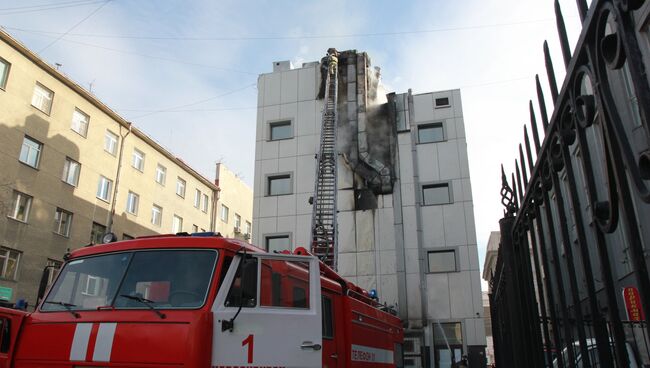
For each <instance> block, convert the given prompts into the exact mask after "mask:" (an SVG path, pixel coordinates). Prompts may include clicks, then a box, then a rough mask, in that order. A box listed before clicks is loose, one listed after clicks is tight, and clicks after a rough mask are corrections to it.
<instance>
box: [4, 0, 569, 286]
mask: <svg viewBox="0 0 650 368" xmlns="http://www.w3.org/2000/svg"><path fill="white" fill-rule="evenodd" d="M560 4H561V8H562V12H563V14H564V16H565V22H566V24H567V31H568V35H569V41H570V43H571V45H572V47H573V45H575V42H576V41H577V38H578V36H579V32H580V20H579V17H578V15H577V9H576V6H575V1H573V0H562V1H560ZM554 14H555V13H554V7H553V1H552V0H454V1H442V0H413V1H394V0H393V1H385V0H356V1H344V0H329V1H314V0H302V1H297V0H293V1H289V0H273V1H271V0H268V1H267V0H255V1H234V0H230V1H229V0H222V1H217V0H192V1H189V0H137V1H133V0H108V1H107V0H58V1H54V0H3V1H2V2H1V3H0V27H2V28H3V29H4V30H5V31H7V32H8V33H10V34H11V35H12V36H14V37H15V38H17V39H18V40H20V41H21V42H23V43H24V44H25V45H26V46H27V47H29V48H30V49H31V50H33V51H35V52H36V53H38V54H39V55H40V56H41V57H42V58H43V59H44V60H45V61H47V62H48V63H50V64H52V65H54V64H60V67H59V68H60V70H61V71H62V72H63V73H65V74H66V75H67V76H69V77H70V78H71V79H73V80H74V81H76V82H77V83H79V84H80V85H81V86H84V87H85V88H87V89H89V90H91V91H92V92H93V93H94V94H95V95H96V96H97V97H98V98H99V99H101V100H102V101H103V102H104V103H106V104H107V105H108V106H110V107H111V108H112V109H114V110H115V111H117V112H118V113H119V114H120V115H122V116H123V117H124V118H125V119H127V120H129V121H131V122H133V124H134V125H135V126H137V127H138V128H140V129H141V130H142V131H144V132H145V133H146V134H148V135H150V136H151V137H152V138H153V139H155V140H156V141H157V142H159V143H160V144H162V145H163V146H164V147H165V148H167V149H168V150H170V151H171V152H172V153H174V154H175V155H176V156H178V157H180V158H182V159H183V160H184V161H185V162H187V163H188V164H189V165H190V166H192V167H194V168H195V169H196V170H197V171H199V172H200V173H202V174H203V175H205V176H206V177H208V178H214V168H215V163H216V162H223V163H225V164H226V166H228V167H229V168H230V169H231V170H233V171H234V172H235V173H238V175H239V176H240V177H241V178H242V179H243V180H244V181H245V182H246V183H248V184H249V185H251V187H252V182H253V178H254V160H255V152H254V151H255V148H254V147H255V122H256V116H255V115H256V103H257V91H256V81H257V76H258V75H259V74H261V73H268V72H271V71H272V62H274V61H281V60H291V61H292V62H293V63H294V65H298V66H299V65H301V63H302V62H306V61H316V60H320V58H321V57H322V56H323V55H324V54H325V51H326V50H327V49H328V48H330V47H335V48H337V49H339V50H348V49H356V50H358V51H365V52H367V53H368V54H369V55H370V57H371V59H372V64H373V65H375V66H379V67H381V70H382V82H383V84H384V85H385V86H386V88H387V90H388V91H394V92H397V93H403V92H406V91H407V90H408V89H409V88H410V89H412V91H413V93H424V92H431V91H438V90H446V89H454V88H460V90H461V97H462V103H463V115H464V121H465V130H466V135H467V145H468V156H469V165H470V176H471V182H472V191H473V197H474V214H475V218H476V232H477V242H478V248H479V258H480V260H479V263H480V265H481V267H482V264H483V259H484V256H485V247H486V245H487V240H488V237H489V235H490V232H491V231H494V230H498V220H499V219H500V218H501V217H502V215H503V213H502V207H501V204H500V195H499V190H500V188H501V181H500V180H501V176H500V175H501V173H500V165H501V164H502V163H503V164H504V166H505V168H506V172H507V173H510V172H512V171H513V170H514V160H515V159H516V158H517V157H518V145H519V144H520V143H522V142H523V125H524V124H527V123H528V121H529V112H528V101H529V99H533V100H534V101H536V99H537V97H536V92H535V79H534V78H535V74H540V79H541V81H542V85H543V88H544V91H545V95H546V97H547V103H546V105H547V107H548V108H549V115H550V113H551V111H550V110H551V107H552V102H551V101H550V98H549V95H550V92H549V89H548V82H547V78H546V73H545V68H544V58H543V49H542V44H543V42H544V40H548V42H549V47H550V49H551V55H552V57H553V61H554V66H555V73H556V78H557V80H558V83H561V81H562V80H563V77H564V65H563V62H562V56H561V53H560V47H559V42H558V37H557V28H556V25H555V15H554ZM535 108H536V109H537V104H536V103H535ZM538 120H539V118H538ZM484 289H485V284H484Z"/></svg>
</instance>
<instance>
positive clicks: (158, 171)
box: [154, 163, 167, 187]
mask: <svg viewBox="0 0 650 368" xmlns="http://www.w3.org/2000/svg"><path fill="white" fill-rule="evenodd" d="M161 173H162V174H161ZM159 178H160V181H159V180H158V179H159ZM154 179H155V181H156V183H158V184H160V185H162V186H163V187H164V186H165V181H167V168H166V167H165V166H163V165H162V164H160V163H158V165H156V175H155V177H154Z"/></svg>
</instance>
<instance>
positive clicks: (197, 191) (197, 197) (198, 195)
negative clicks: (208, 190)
mask: <svg viewBox="0 0 650 368" xmlns="http://www.w3.org/2000/svg"><path fill="white" fill-rule="evenodd" d="M201 194H202V193H201V190H200V189H199V188H194V208H196V209H200V208H201V198H202V197H201Z"/></svg>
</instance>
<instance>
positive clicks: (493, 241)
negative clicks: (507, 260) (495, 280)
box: [483, 231, 501, 282]
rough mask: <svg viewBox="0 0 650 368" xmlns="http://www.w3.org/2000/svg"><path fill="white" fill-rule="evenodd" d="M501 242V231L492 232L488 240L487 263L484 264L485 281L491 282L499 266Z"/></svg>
mask: <svg viewBox="0 0 650 368" xmlns="http://www.w3.org/2000/svg"><path fill="white" fill-rule="evenodd" d="M500 242H501V233H500V232H499V231H492V232H490V238H488V244H487V251H486V253H485V262H484V263H483V280H485V281H488V282H489V281H490V280H491V279H492V272H494V268H495V267H496V264H497V256H498V254H499V243H500Z"/></svg>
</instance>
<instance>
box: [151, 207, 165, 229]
mask: <svg viewBox="0 0 650 368" xmlns="http://www.w3.org/2000/svg"><path fill="white" fill-rule="evenodd" d="M162 211H163V209H162V207H160V206H157V205H155V204H154V205H153V207H151V223H152V224H154V225H156V226H160V225H161V224H162Z"/></svg>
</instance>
